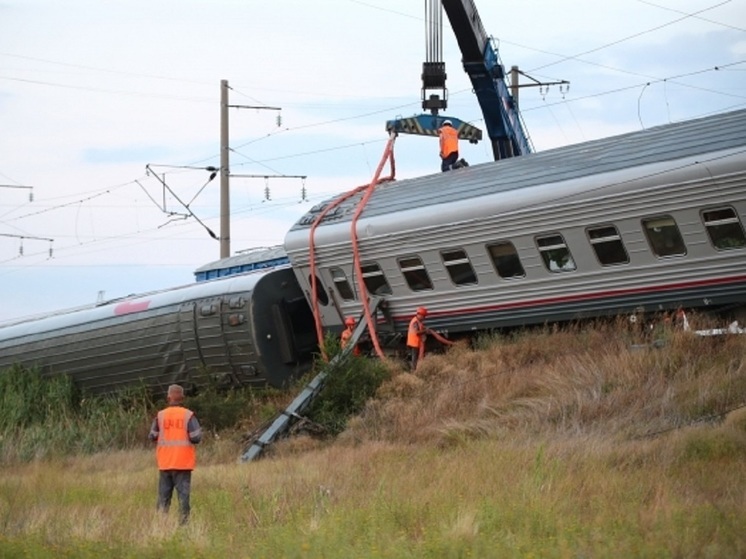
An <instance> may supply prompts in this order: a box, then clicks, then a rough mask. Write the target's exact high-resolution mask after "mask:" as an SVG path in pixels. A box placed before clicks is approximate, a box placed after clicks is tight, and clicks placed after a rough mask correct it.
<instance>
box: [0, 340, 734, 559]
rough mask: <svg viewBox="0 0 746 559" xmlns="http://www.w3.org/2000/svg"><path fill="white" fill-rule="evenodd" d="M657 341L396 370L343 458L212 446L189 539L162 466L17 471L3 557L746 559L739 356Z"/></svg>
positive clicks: (518, 346) (0, 548)
mask: <svg viewBox="0 0 746 559" xmlns="http://www.w3.org/2000/svg"><path fill="white" fill-rule="evenodd" d="M666 336H667V337H666V343H665V344H664V345H663V346H662V347H657V348H656V347H654V346H651V345H646V346H641V345H639V344H638V343H637V342H639V341H640V340H639V339H637V338H635V337H634V336H632V335H631V334H630V332H629V331H627V330H626V329H625V328H623V327H621V326H620V325H615V326H598V327H595V328H577V329H570V330H557V331H551V330H547V331H544V332H541V333H539V334H533V335H524V336H518V337H515V338H510V339H501V338H496V339H494V340H484V341H483V343H482V344H481V345H482V349H480V350H479V351H473V350H471V349H470V348H469V347H467V346H466V345H457V346H454V347H453V348H451V349H450V350H449V351H448V352H447V353H446V354H443V355H430V356H427V357H426V359H425V360H424V361H423V362H422V363H421V366H420V368H419V369H418V371H417V372H416V373H415V374H410V373H408V372H405V371H404V370H403V369H399V368H396V366H395V365H392V367H393V369H392V373H393V374H392V378H391V379H390V380H389V381H387V382H386V383H385V384H384V385H382V386H381V388H380V389H379V392H378V395H377V397H376V398H375V399H374V400H371V401H370V402H369V403H368V404H367V406H366V408H365V409H364V411H363V413H361V414H360V415H359V416H358V417H356V418H354V419H352V420H351V422H350V424H349V426H348V428H347V430H346V431H345V432H344V433H343V434H342V435H341V436H339V437H338V438H337V439H336V440H334V441H317V440H313V439H310V438H296V439H290V440H285V441H281V442H280V443H278V444H277V445H276V446H275V447H274V448H273V449H272V451H271V452H270V453H269V454H268V456H267V457H266V458H265V459H263V460H259V461H257V462H254V463H251V464H239V463H237V457H238V456H239V454H240V452H241V447H240V443H239V439H238V437H231V436H228V434H227V433H224V434H223V435H222V437H221V438H220V439H219V440H218V439H214V438H211V439H210V440H208V441H206V444H205V445H204V446H203V447H202V448H200V450H199V456H200V465H199V467H198V469H197V471H196V472H195V474H194V480H193V483H194V485H193V515H192V522H191V523H190V525H189V526H188V527H187V528H186V529H181V528H179V527H178V526H177V523H176V515H175V514H172V515H171V516H170V517H165V516H162V515H158V514H156V513H155V511H154V501H155V489H156V476H157V475H156V473H155V468H154V463H153V462H154V460H153V456H152V451H145V450H143V451H131V452H126V453H111V454H107V455H97V456H94V457H85V458H83V457H81V458H76V459H69V460H64V461H55V462H38V463H34V464H32V465H22V466H18V467H14V468H8V469H6V470H5V471H4V472H3V475H2V478H1V479H0V534H2V536H0V556H3V557H27V556H32V557H102V556H111V557H159V558H161V559H162V558H163V557H231V558H233V557H251V558H260V557H265V558H279V557H288V558H291V557H299V558H300V557H305V558H312V557H313V558H315V557H325V558H350V557H363V558H365V557H396V558H398V557H401V558H409V557H412V558H415V557H418V558H419V557H432V558H442V557H561V558H564V557H568V558H569V557H594V558H602V557H656V558H658V557H742V556H746V535H745V534H746V475H745V474H746V467H744V464H746V409H745V408H744V407H743V406H744V404H745V403H746V359H745V358H744V357H745V356H746V351H745V350H746V337H745V336H732V337H724V338H697V337H695V336H693V335H690V334H686V333H680V332H673V331H669V332H667V333H666ZM633 342H634V343H633ZM174 512H175V511H174Z"/></svg>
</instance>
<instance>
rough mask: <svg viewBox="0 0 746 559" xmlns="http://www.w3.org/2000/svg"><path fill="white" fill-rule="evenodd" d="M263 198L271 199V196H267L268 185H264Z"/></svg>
mask: <svg viewBox="0 0 746 559" xmlns="http://www.w3.org/2000/svg"><path fill="white" fill-rule="evenodd" d="M264 199H265V200H272V198H270V197H269V187H268V186H265V187H264Z"/></svg>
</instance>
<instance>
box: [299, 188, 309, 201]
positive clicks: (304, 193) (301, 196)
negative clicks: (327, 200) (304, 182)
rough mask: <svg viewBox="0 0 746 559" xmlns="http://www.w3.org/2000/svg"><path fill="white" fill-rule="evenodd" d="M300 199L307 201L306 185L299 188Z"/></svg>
mask: <svg viewBox="0 0 746 559" xmlns="http://www.w3.org/2000/svg"><path fill="white" fill-rule="evenodd" d="M300 201H301V202H308V198H306V187H305V186H302V187H301V189H300Z"/></svg>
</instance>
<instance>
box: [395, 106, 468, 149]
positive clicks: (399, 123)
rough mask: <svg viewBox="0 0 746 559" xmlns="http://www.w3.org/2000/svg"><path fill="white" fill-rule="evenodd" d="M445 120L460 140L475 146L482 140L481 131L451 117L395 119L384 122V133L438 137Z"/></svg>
mask: <svg viewBox="0 0 746 559" xmlns="http://www.w3.org/2000/svg"><path fill="white" fill-rule="evenodd" d="M445 120H450V121H451V123H452V125H453V127H454V128H455V129H456V130H457V131H458V137H459V139H461V140H468V141H469V142H470V143H472V144H476V143H477V142H478V141H479V140H481V139H482V130H481V129H479V128H477V127H476V126H474V125H472V124H469V123H468V122H464V121H462V120H461V119H458V118H455V117H452V116H443V115H432V114H427V113H426V114H421V115H415V116H410V117H407V118H396V119H394V120H388V121H386V131H387V132H392V131H393V132H396V133H397V134H416V135H418V136H435V137H437V136H438V129H439V128H440V127H441V126H442V125H443V122H444V121H445Z"/></svg>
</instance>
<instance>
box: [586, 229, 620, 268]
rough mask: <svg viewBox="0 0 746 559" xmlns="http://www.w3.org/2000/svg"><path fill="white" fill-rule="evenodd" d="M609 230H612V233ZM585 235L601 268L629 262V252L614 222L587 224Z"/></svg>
mask: <svg viewBox="0 0 746 559" xmlns="http://www.w3.org/2000/svg"><path fill="white" fill-rule="evenodd" d="M611 230H613V233H612V232H611ZM585 235H586V238H587V239H588V243H589V244H590V246H591V248H592V249H593V254H594V255H595V256H596V260H597V261H598V263H599V264H600V265H601V267H602V268H608V267H611V266H625V265H627V264H629V261H630V260H629V252H628V251H627V247H626V246H625V245H624V240H623V239H622V235H621V234H620V233H619V228H618V227H617V226H616V225H615V224H613V223H604V224H602V225H591V226H588V227H586V228H585ZM594 235H598V236H594ZM621 255H624V258H619V257H620V256H621ZM607 259H608V260H607Z"/></svg>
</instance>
